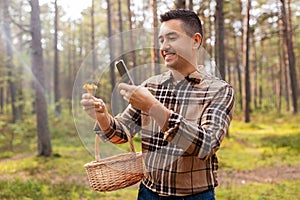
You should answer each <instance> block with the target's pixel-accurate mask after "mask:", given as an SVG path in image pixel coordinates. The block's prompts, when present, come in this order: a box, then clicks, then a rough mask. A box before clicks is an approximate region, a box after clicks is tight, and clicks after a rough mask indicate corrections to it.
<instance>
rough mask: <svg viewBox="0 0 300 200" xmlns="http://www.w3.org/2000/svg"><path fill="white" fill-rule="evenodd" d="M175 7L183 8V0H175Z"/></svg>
mask: <svg viewBox="0 0 300 200" xmlns="http://www.w3.org/2000/svg"><path fill="white" fill-rule="evenodd" d="M174 6H175V9H185V0H175V2H174Z"/></svg>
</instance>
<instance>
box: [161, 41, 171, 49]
mask: <svg viewBox="0 0 300 200" xmlns="http://www.w3.org/2000/svg"><path fill="white" fill-rule="evenodd" d="M170 47H171V46H170V43H169V42H168V41H167V40H165V41H164V42H163V43H162V44H161V46H160V49H161V50H168V49H170Z"/></svg>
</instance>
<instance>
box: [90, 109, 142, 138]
mask: <svg viewBox="0 0 300 200" xmlns="http://www.w3.org/2000/svg"><path fill="white" fill-rule="evenodd" d="M140 127H141V116H140V111H139V110H136V109H134V108H133V107H131V105H129V106H128V107H127V108H126V110H125V111H124V112H123V113H121V114H119V115H117V116H116V117H114V118H112V120H111V123H110V126H109V128H108V129H107V130H105V131H103V130H101V128H100V126H99V125H98V123H96V124H95V127H94V132H95V133H96V134H98V135H99V136H100V138H101V139H102V140H103V141H110V142H113V143H115V144H121V143H125V142H127V141H128V139H127V135H126V134H125V132H129V133H130V134H131V135H132V136H133V135H134V134H135V133H137V132H138V131H139V129H140Z"/></svg>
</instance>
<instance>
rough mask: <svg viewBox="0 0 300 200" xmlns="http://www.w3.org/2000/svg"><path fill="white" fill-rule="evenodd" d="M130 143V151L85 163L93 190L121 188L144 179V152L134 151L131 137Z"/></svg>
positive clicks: (105, 190) (103, 190) (104, 190)
mask: <svg viewBox="0 0 300 200" xmlns="http://www.w3.org/2000/svg"><path fill="white" fill-rule="evenodd" d="M97 137H98V136H96V138H97ZM95 142H96V144H97V143H98V140H97V139H96V141H95ZM129 143H130V149H131V152H129V153H124V154H119V155H116V156H112V157H108V158H104V159H96V160H95V161H92V162H89V163H86V164H85V165H84V167H85V169H86V172H87V176H88V180H89V183H90V187H91V188H92V189H93V190H95V191H99V192H108V191H114V190H119V189H123V188H126V187H129V186H131V185H134V184H136V183H138V182H139V181H140V180H141V179H142V177H143V156H142V153H140V152H138V153H137V152H135V151H134V147H133V144H132V140H131V139H130V140H129ZM95 148H96V149H97V148H98V146H97V145H95ZM96 149H95V153H96V152H97V151H96Z"/></svg>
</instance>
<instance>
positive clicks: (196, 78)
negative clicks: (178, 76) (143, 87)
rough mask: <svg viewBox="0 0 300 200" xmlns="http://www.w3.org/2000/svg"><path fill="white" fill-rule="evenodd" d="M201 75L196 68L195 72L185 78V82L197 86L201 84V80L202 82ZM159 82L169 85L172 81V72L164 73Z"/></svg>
mask: <svg viewBox="0 0 300 200" xmlns="http://www.w3.org/2000/svg"><path fill="white" fill-rule="evenodd" d="M203 75H204V74H203V73H202V72H201V71H200V69H199V68H197V70H196V71H194V72H192V73H190V74H189V75H187V76H186V77H185V80H187V81H188V82H190V83H191V84H193V85H195V84H199V83H200V82H201V80H203ZM161 81H162V83H163V84H164V83H169V82H172V81H173V75H172V72H171V71H170V70H169V71H167V72H166V73H164V74H163V75H162V77H161Z"/></svg>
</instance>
